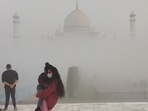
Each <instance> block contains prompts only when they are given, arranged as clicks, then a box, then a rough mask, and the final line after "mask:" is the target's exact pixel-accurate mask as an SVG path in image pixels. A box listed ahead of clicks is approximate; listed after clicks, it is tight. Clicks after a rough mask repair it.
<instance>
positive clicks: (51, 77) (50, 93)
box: [36, 65, 65, 110]
mask: <svg viewBox="0 0 148 111" xmlns="http://www.w3.org/2000/svg"><path fill="white" fill-rule="evenodd" d="M45 73H46V75H47V79H46V80H48V82H47V81H46V82H45V89H44V90H42V91H40V92H38V93H37V94H36V97H38V98H40V99H44V100H45V101H46V103H47V109H48V110H51V109H52V108H53V107H54V106H55V104H56V103H57V101H58V99H59V98H61V97H64V96H65V90H64V85H63V83H62V80H61V77H60V75H59V72H58V70H57V68H56V67H54V66H52V67H51V65H50V66H49V67H48V65H47V67H46V70H45Z"/></svg>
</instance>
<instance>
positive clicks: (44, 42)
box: [0, 0, 148, 100]
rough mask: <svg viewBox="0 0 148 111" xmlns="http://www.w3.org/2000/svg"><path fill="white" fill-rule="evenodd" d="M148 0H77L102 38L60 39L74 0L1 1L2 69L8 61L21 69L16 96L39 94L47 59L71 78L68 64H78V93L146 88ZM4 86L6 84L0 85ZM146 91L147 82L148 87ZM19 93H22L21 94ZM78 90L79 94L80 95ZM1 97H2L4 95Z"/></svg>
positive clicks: (0, 59) (0, 65) (18, 70)
mask: <svg viewBox="0 0 148 111" xmlns="http://www.w3.org/2000/svg"><path fill="white" fill-rule="evenodd" d="M147 3H148V2H147V1H146V0H142V1H139V0H124V1H123V0H91V1H90V0H85V1H84V0H78V5H79V6H78V7H79V9H80V10H81V11H83V12H84V13H85V14H86V15H87V16H88V17H89V19H90V21H91V25H92V26H94V27H95V29H96V30H97V31H98V33H99V37H98V38H83V37H75V38H72V37H71V38H68V37H67V38H56V37H54V34H55V31H56V30H57V28H58V27H59V26H62V27H63V23H64V19H65V18H66V16H67V15H68V14H70V13H71V12H72V11H73V10H74V9H75V8H76V1H75V0H62V1H61V0H42V1H41V0H31V1H30V0H23V1H20V0H13V1H10V0H1V1H0V29H1V30H0V52H1V54H0V61H1V62H0V72H1V73H2V72H3V71H4V70H5V66H6V64H7V63H10V64H11V65H12V69H14V70H16V71H17V72H18V73H19V77H20V80H19V83H18V89H17V90H18V96H17V98H18V100H22V99H24V98H25V97H27V96H30V95H32V94H34V93H35V87H36V85H37V77H38V75H39V74H40V73H41V72H43V69H44V65H45V62H49V63H51V64H53V65H54V66H56V67H57V68H58V70H59V72H60V75H61V78H62V80H63V82H64V85H65V89H66V83H67V75H68V69H69V67H71V66H77V67H78V69H79V87H78V89H77V91H76V93H75V95H74V96H75V97H76V98H78V97H79V98H85V97H86V96H87V97H88V98H89V96H90V95H93V97H94V98H95V96H94V92H95V91H94V90H97V92H131V91H137V92H142V91H143V88H142V86H140V85H139V83H140V81H145V82H146V83H147V78H148V75H147V74H148V70H147V66H148V58H147V56H148V49H147V47H148V38H147V35H148V33H147V29H148V22H147V20H148V16H147V11H146V9H147V5H146V4H147ZM132 10H133V11H134V13H135V14H136V17H135V18H136V23H135V24H136V26H135V27H136V36H135V37H130V36H129V34H130V23H129V19H130V17H129V15H130V13H131V12H132ZM16 12H17V14H18V16H19V17H20V19H19V21H20V24H19V27H20V28H19V31H20V32H19V35H20V38H13V15H14V14H15V13H16ZM1 88H2V87H1ZM144 88H145V90H146V91H147V90H148V88H147V85H146V87H144ZM21 94H23V95H24V98H23V97H20V96H21ZM78 95H79V96H78ZM1 98H2V99H1V100H3V99H4V98H3V97H1Z"/></svg>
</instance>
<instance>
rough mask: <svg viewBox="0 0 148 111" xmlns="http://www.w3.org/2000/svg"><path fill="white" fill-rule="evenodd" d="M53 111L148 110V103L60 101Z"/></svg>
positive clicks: (24, 109) (28, 109) (26, 110)
mask: <svg viewBox="0 0 148 111" xmlns="http://www.w3.org/2000/svg"><path fill="white" fill-rule="evenodd" d="M0 107H1V108H3V107H4V106H3V105H0ZM17 107H18V111H34V109H35V107H36V105H34V104H30V105H17ZM7 111H13V107H12V105H9V108H8V110H7ZM52 111H148V103H146V102H143V103H137V102H136V103H133V102H132V103H68V104H67V103H62V104H60V103H59V104H57V105H56V106H55V107H54V109H53V110H52Z"/></svg>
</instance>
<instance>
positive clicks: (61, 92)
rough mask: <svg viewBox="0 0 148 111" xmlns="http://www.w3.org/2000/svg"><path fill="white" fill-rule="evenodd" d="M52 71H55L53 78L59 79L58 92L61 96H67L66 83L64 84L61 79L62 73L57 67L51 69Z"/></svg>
mask: <svg viewBox="0 0 148 111" xmlns="http://www.w3.org/2000/svg"><path fill="white" fill-rule="evenodd" d="M51 71H52V72H53V75H52V78H53V79H56V80H57V91H58V94H59V96H60V98H61V97H64V96H65V89H64V85H63V82H62V80H61V77H60V74H59V72H58V70H57V68H56V67H53V69H51Z"/></svg>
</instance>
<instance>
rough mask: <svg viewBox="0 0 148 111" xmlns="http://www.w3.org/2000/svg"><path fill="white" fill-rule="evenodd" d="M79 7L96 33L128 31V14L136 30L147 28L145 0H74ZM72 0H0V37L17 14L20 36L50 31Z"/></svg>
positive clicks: (59, 22) (9, 29) (69, 8)
mask: <svg viewBox="0 0 148 111" xmlns="http://www.w3.org/2000/svg"><path fill="white" fill-rule="evenodd" d="M78 2H79V9H80V10H82V11H83V12H84V13H85V14H86V15H87V16H88V17H89V18H90V20H91V23H92V25H94V26H95V27H96V29H97V30H98V32H99V33H103V32H107V33H108V34H117V35H118V34H125V35H128V34H129V14H130V13H131V11H132V10H133V11H134V12H135V14H136V15H137V16H136V20H137V21H136V30H137V31H138V32H140V33H145V32H146V31H147V29H148V22H147V20H148V12H147V4H148V1H147V0H78ZM75 7H76V0H0V29H1V30H0V37H5V38H6V37H11V36H12V34H13V23H12V20H13V18H12V16H13V15H14V13H15V12H16V11H17V13H18V15H19V16H20V30H21V36H24V37H26V36H27V37H28V36H29V37H30V36H32V37H35V36H36V37H39V36H40V35H41V34H47V33H54V32H55V30H56V29H57V28H58V27H59V25H61V26H63V22H64V19H65V17H66V16H67V15H68V14H69V13H70V12H71V11H73V10H74V9H75Z"/></svg>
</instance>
